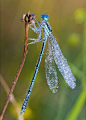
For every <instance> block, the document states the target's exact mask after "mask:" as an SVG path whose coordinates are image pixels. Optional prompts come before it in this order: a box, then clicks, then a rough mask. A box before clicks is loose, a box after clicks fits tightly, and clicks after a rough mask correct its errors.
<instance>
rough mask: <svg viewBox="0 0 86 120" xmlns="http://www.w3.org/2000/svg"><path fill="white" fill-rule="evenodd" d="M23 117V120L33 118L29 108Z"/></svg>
mask: <svg viewBox="0 0 86 120" xmlns="http://www.w3.org/2000/svg"><path fill="white" fill-rule="evenodd" d="M23 117H24V118H25V119H28V118H29V120H30V119H33V118H34V114H33V112H32V110H31V109H30V108H29V107H27V109H26V111H25V113H24V114H23Z"/></svg>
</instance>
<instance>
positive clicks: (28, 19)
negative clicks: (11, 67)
mask: <svg viewBox="0 0 86 120" xmlns="http://www.w3.org/2000/svg"><path fill="white" fill-rule="evenodd" d="M34 18H35V15H34V14H30V12H28V13H27V14H23V18H21V20H22V21H23V22H25V43H24V53H23V58H22V61H21V64H20V67H19V69H18V72H17V74H16V76H15V79H14V81H13V84H12V87H11V89H10V92H9V94H8V96H7V99H6V102H5V104H4V107H3V109H2V112H1V115H0V120H2V119H3V116H4V113H5V111H6V108H7V105H8V103H9V100H10V97H11V95H12V92H13V90H14V88H15V85H16V83H17V80H18V78H19V75H20V73H21V70H22V68H23V65H24V62H25V58H26V54H27V38H28V29H29V25H32V21H35V19H34Z"/></svg>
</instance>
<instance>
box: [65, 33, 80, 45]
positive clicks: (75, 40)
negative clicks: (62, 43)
mask: <svg viewBox="0 0 86 120" xmlns="http://www.w3.org/2000/svg"><path fill="white" fill-rule="evenodd" d="M67 41H68V44H69V45H70V46H77V45H78V44H79V43H80V37H79V34H76V33H73V34H70V35H69V37H68V39H67Z"/></svg>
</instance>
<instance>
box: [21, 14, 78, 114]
mask: <svg viewBox="0 0 86 120" xmlns="http://www.w3.org/2000/svg"><path fill="white" fill-rule="evenodd" d="M41 18H42V20H41V22H38V21H37V20H36V21H37V24H38V25H39V27H38V28H37V27H36V25H35V23H33V25H34V28H33V27H31V26H30V28H31V29H32V30H33V31H34V32H36V33H39V37H38V39H35V38H29V40H33V42H31V43H28V45H29V44H34V43H36V42H39V41H41V39H42V29H43V34H44V37H43V45H42V49H41V53H40V56H39V59H38V62H37V65H36V68H35V72H34V75H33V78H32V81H31V84H30V87H29V89H28V92H27V95H26V98H25V100H24V103H23V105H22V108H21V114H23V113H24V112H25V109H26V106H27V103H28V100H29V97H30V94H31V91H32V88H33V85H34V81H35V78H36V75H37V72H38V68H39V65H40V62H41V59H42V55H43V52H44V49H45V45H46V42H47V40H48V48H47V52H46V58H45V74H46V79H47V83H48V85H49V88H50V90H51V91H52V92H53V93H56V92H57V90H58V88H59V85H58V77H57V71H56V68H55V64H56V65H57V66H58V69H59V71H60V72H61V74H62V76H63V78H64V80H65V81H66V83H67V84H68V85H69V86H70V88H71V89H74V88H75V86H76V79H75V77H74V75H73V73H72V71H71V69H70V66H69V65H68V63H67V60H66V59H65V57H64V56H63V54H62V52H61V49H60V47H59V44H58V43H57V40H56V38H55V37H54V36H53V34H52V29H51V27H50V25H49V22H48V21H47V20H48V19H49V16H48V15H47V14H46V13H45V14H42V15H41ZM39 23H40V24H39Z"/></svg>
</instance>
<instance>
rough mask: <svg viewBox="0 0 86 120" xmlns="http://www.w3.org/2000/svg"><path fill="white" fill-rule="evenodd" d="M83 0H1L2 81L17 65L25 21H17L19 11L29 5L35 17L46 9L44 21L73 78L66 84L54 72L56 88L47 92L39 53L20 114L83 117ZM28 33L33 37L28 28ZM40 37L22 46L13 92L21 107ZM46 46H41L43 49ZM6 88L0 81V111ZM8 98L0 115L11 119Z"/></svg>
mask: <svg viewBox="0 0 86 120" xmlns="http://www.w3.org/2000/svg"><path fill="white" fill-rule="evenodd" d="M85 2H86V1H85V0H72V1H70V0H1V32H0V33H1V37H0V39H1V43H0V45H1V46H0V47H1V57H0V60H1V74H2V76H3V78H4V79H5V81H6V83H7V84H8V86H9V87H10V88H11V85H12V82H13V80H14V78H15V75H16V73H17V71H18V68H19V66H20V63H21V60H22V56H23V49H24V37H25V27H24V23H23V22H21V21H20V18H22V15H23V14H24V13H27V12H28V11H30V13H31V14H36V18H37V20H38V21H40V16H41V14H43V13H45V11H46V12H47V14H48V15H49V23H50V25H51V27H52V30H53V35H54V36H55V37H56V39H57V41H58V43H59V45H60V48H61V50H62V52H63V54H64V56H65V57H66V58H67V60H68V63H69V65H70V66H71V69H72V71H73V73H74V76H75V78H76V88H75V89H74V90H72V89H70V88H69V86H68V85H67V84H66V83H65V81H64V79H63V77H62V76H61V74H60V72H59V71H58V69H57V72H58V79H59V91H58V92H57V93H55V94H53V93H52V92H51V91H50V89H49V87H48V85H47V80H46V78H45V68H44V59H45V55H43V58H42V62H41V65H40V67H39V72H38V74H37V77H36V81H35V84H34V87H33V90H32V93H31V96H30V99H29V103H28V106H27V109H26V112H25V114H24V119H25V120H85V119H86V115H85V112H86V102H85V101H86V100H85V99H86V10H85V5H86V4H85ZM28 37H29V38H34V37H35V38H36V37H38V35H36V34H35V33H34V32H33V31H32V30H31V29H29V32H28ZM41 46H42V41H41V42H39V43H36V44H34V45H30V46H29V47H28V48H29V50H28V54H27V57H26V61H25V64H24V67H23V69H22V72H21V74H20V76H19V79H18V82H17V84H16V86H15V89H14V91H13V94H14V96H15V99H16V101H17V103H18V105H19V107H20V108H21V106H22V103H23V100H24V98H25V95H26V92H27V90H28V87H29V85H30V81H31V79H32V76H33V73H34V69H35V65H36V63H37V59H38V56H39V53H40V50H41ZM46 49H47V47H46V48H45V51H46ZM6 97H7V94H6V92H5V90H4V88H3V87H2V85H0V112H1V110H2V108H3V106H4V103H5V101H6ZM17 118H18V117H17V114H16V111H15V109H14V107H13V105H12V103H9V104H8V107H7V109H6V112H5V115H4V120H17Z"/></svg>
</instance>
